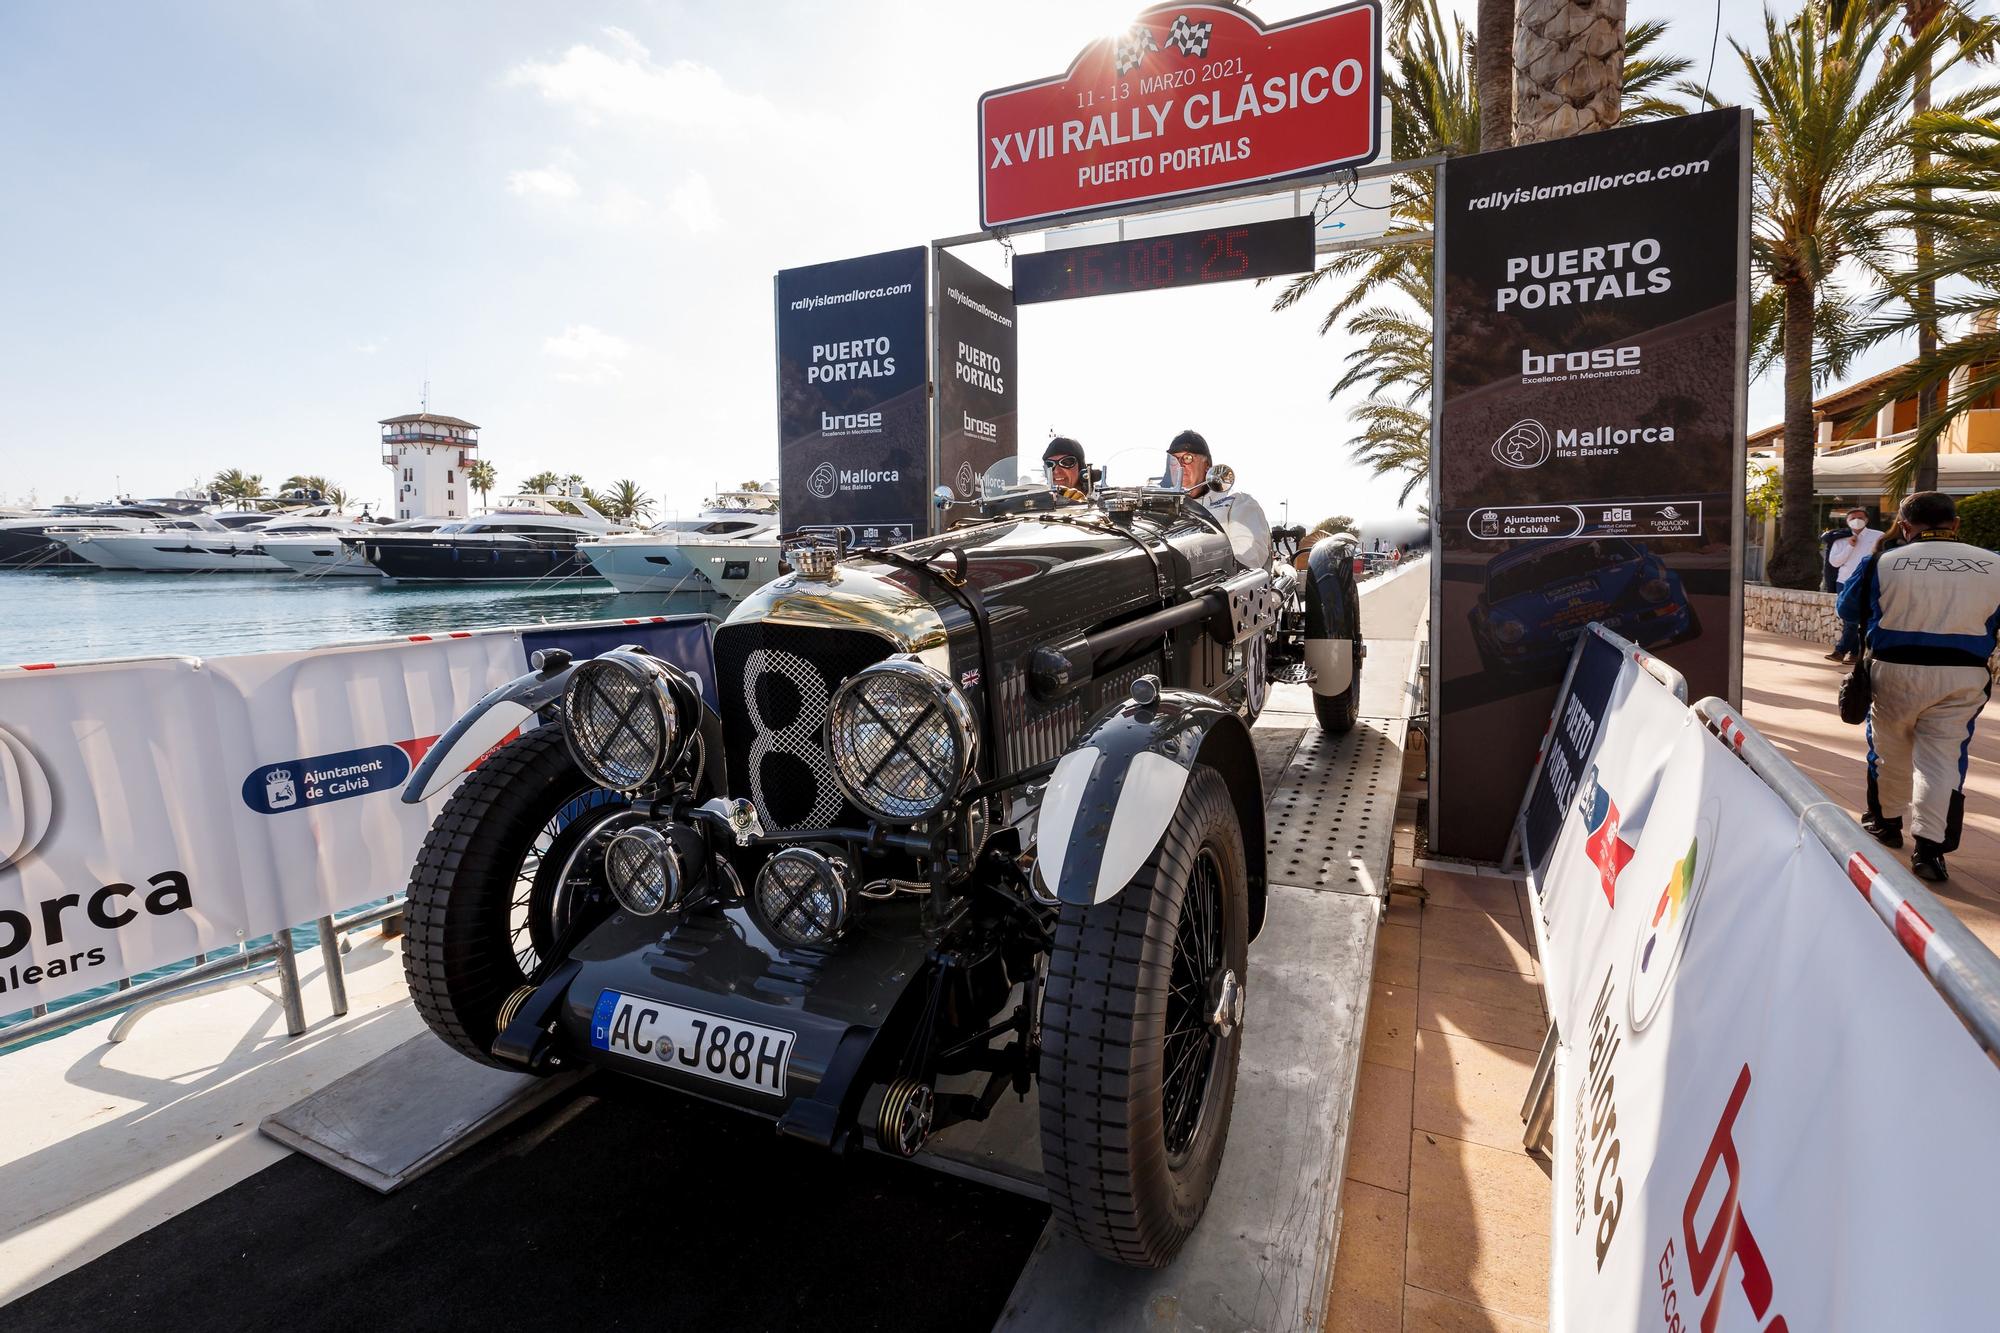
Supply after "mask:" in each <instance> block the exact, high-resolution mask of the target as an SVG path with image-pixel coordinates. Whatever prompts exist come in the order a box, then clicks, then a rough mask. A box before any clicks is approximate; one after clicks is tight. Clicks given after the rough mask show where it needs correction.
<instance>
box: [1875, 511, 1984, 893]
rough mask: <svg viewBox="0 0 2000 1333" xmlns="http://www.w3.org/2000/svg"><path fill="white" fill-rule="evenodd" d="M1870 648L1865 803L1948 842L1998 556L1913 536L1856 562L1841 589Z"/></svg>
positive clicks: (1958, 802)
mask: <svg viewBox="0 0 2000 1333" xmlns="http://www.w3.org/2000/svg"><path fill="white" fill-rule="evenodd" d="M1839 610H1840V614H1841V615H1842V617H1843V618H1847V619H1851V620H1856V621H1860V622H1861V623H1862V624H1863V626H1864V627H1865V630H1866V638H1865V639H1864V642H1865V643H1866V644H1867V648H1868V653H1869V656H1870V658H1871V665H1870V667H1869V673H1868V674H1869V684H1870V686H1871V693H1872V695H1873V698H1874V704H1873V706H1872V707H1871V708H1870V709H1869V713H1868V807H1869V813H1870V814H1871V815H1874V816H1876V817H1877V818H1880V819H1884V820H1897V819H1901V818H1902V817H1903V815H1904V813H1905V812H1906V811H1907V812H1908V814H1909V826H1910V832H1911V833H1912V834H1913V835H1914V836H1915V837H1916V838H1917V839H1918V841H1919V844H1920V845H1921V844H1924V843H1929V844H1932V845H1933V846H1934V848H1935V850H1937V851H1938V852H1940V853H1943V852H1949V851H1953V850H1955V849H1956V848H1957V846H1958V837H1959V831H1960V826H1961V825H1962V823H1963V821H1964V811H1965V793H1964V787H1965V770H1966V764H1967V761H1968V758H1969V756H1970V754H1971V749H1972V729H1973V727H1974V725H1976V724H1977V722H1978V720H1979V711H1980V709H1982V708H1983V707H1985V705H1986V700H1987V697H1988V696H1989V695H1990V694H1991V693H1992V691H1993V677H1992V675H1991V673H1990V672H1989V670H1988V668H1987V660H1988V659H1989V658H1990V657H1991V656H1992V653H1993V640H1994V631H1995V628H1996V626H2000V555H1996V554H1995V553H1994V552H1992V551H1988V550H1986V549H1984V548H1983V547H1978V546H1970V545H1967V544H1966V543H1964V542H1961V541H1955V540H1950V539H1938V538H1930V537H1923V538H1919V539H1918V540H1916V541H1914V542H1911V543H1909V544H1908V545H1905V546H1899V547H1897V548H1896V549H1894V550H1892V551H1888V552H1885V553H1883V554H1882V555H1879V556H1877V557H1875V558H1874V560H1873V561H1872V565H1864V566H1863V567H1862V569H1861V570H1860V572H1859V573H1857V574H1855V576H1854V577H1853V578H1851V579H1849V580H1848V581H1847V583H1846V585H1845V586H1844V587H1843V588H1842V589H1841V594H1840V606H1839Z"/></svg>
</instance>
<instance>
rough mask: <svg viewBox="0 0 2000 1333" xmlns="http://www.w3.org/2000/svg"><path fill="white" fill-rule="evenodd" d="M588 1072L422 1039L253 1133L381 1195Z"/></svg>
mask: <svg viewBox="0 0 2000 1333" xmlns="http://www.w3.org/2000/svg"><path fill="white" fill-rule="evenodd" d="M585 1076H586V1074H585V1072H583V1071H579V1072H577V1073H573V1074H560V1075H557V1076H556V1077H554V1078H535V1077H533V1076H531V1075H528V1074H512V1073H509V1072H507V1071H506V1070H504V1069H493V1068H490V1067H488V1066H486V1065H480V1064H474V1063H473V1062H472V1061H470V1060H468V1059H466V1058H465V1057H464V1056H462V1055H460V1054H458V1052H456V1051H454V1050H452V1049H451V1048H450V1047H448V1046H446V1045H445V1044H444V1043H443V1042H441V1041H439V1040H438V1039H437V1038H436V1037H434V1036H432V1035H431V1034H430V1033H428V1032H425V1033H421V1034H419V1035H418V1036H415V1037H412V1038H410V1039H409V1040H408V1041H406V1042H404V1043H403V1044H402V1045H400V1046H397V1047H395V1048H394V1049H392V1050H390V1051H388V1052H387V1053H385V1054H383V1055H379V1056H377V1057H375V1058H374V1059H373V1060H370V1061H369V1062H368V1063H367V1064H365V1065H363V1066H361V1067H360V1068H359V1069H357V1070H355V1071H353V1072H352V1073H350V1074H347V1075H344V1076H343V1077H341V1078H337V1079H335V1080H334V1081H333V1082H331V1083H329V1084H327V1085H326V1086H325V1087H324V1088H321V1089H320V1090H319V1091H318V1092H315V1093H314V1094H312V1096H310V1097H307V1098H305V1099H304V1100H303V1101H298V1102H294V1103H293V1104H292V1105H290V1106H288V1107H286V1108H285V1109H284V1110H282V1111H279V1112H277V1113H276V1114H274V1115H268V1116H266V1117H264V1119H263V1121H262V1123H260V1124H259V1125H258V1126H257V1127H258V1129H260V1130H262V1131H263V1132H264V1134H265V1135H266V1136H267V1137H269V1138H273V1139H276V1140H277V1141H278V1142H280V1143H282V1144H284V1145H285V1146H286V1147H288V1148H290V1149H292V1150H293V1151H294V1152H299V1153H304V1154H305V1155H306V1156H308V1157H310V1158H312V1159H314V1160H315V1161H318V1162H323V1163H325V1164H326V1165H327V1166H330V1167H332V1168H333V1169H334V1170H336V1171H338V1172H340V1173H341V1174H342V1175H344V1176H348V1177H350V1178H351V1179H354V1180H358V1181H360V1182H361V1183H362V1184H364V1185H366V1186H368V1187H369V1188H370V1189H372V1190H375V1191H377V1192H378V1193H381V1194H389V1193H393V1192H394V1191H396V1190H398V1189H400V1188H402V1187H403V1186H404V1185H407V1184H409V1183H410V1182H411V1181H413V1180H415V1179H416V1178H417V1177H418V1176H421V1175H423V1174H424V1173H425V1172H426V1171H429V1170H431V1169H432V1168H433V1167H436V1166H440V1165H442V1164H443V1163H445V1162H448V1161H450V1160H451V1159H452V1158H454V1157H456V1156H458V1154H460V1153H462V1152H464V1151H465V1150H466V1149H467V1148H470V1147H471V1146H472V1145H473V1144H475V1143H478V1142H479V1141H480V1140H481V1139H483V1138H485V1137H486V1136H487V1135H489V1134H492V1133H494V1132H495V1131H496V1130H500V1129H503V1128H505V1127H506V1126H508V1125H510V1124H512V1123H513V1122H514V1121H516V1120H518V1119H520V1118H521V1117H522V1116H524V1115H526V1114H528V1112H530V1111H532V1110H534V1109H535V1108H536V1107H538V1106H541V1105H543V1104H544V1103H546V1102H548V1101H549V1100H551V1099H552V1098H555V1097H560V1096H562V1095H564V1094H566V1093H567V1092H568V1091H569V1090H570V1089H571V1088H573V1087H575V1086H576V1084H577V1082H578V1081H579V1080H580V1079H582V1078H584V1077H585Z"/></svg>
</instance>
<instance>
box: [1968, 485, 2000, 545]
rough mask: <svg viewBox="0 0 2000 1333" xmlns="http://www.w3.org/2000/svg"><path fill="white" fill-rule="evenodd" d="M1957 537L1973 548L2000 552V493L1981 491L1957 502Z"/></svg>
mask: <svg viewBox="0 0 2000 1333" xmlns="http://www.w3.org/2000/svg"><path fill="white" fill-rule="evenodd" d="M1958 536H1959V539H1960V540H1961V541H1967V542H1971V543H1972V544H1973V545H1974V546H1984V547H1985V548H1986V549H1987V550H1989V551H2000V491H1981V492H1980V493H1979V494H1977V495H1968V496H1966V497H1965V498H1964V499H1963V500H1960V501H1959V502H1958Z"/></svg>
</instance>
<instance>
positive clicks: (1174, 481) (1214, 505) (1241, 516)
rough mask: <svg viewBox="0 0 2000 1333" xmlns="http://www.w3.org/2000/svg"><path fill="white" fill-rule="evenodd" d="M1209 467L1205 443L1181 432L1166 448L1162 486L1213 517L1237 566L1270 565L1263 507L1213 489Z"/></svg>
mask: <svg viewBox="0 0 2000 1333" xmlns="http://www.w3.org/2000/svg"><path fill="white" fill-rule="evenodd" d="M1213 463H1214V460H1213V459H1212V458H1211V457H1210V455H1209V452H1208V441H1207V440H1205V439H1203V438H1202V437H1201V435H1200V433H1199V432H1196V431H1191V430H1184V431H1182V432H1181V433H1180V434H1178V435H1176V436H1174V438H1173V442H1172V443H1170V444H1169V445H1167V475H1166V484H1167V485H1169V486H1178V487H1180V488H1181V489H1182V490H1184V491H1186V492H1187V493H1188V494H1189V495H1190V496H1192V497H1193V498H1195V499H1197V500H1199V501H1201V504H1202V507H1203V508H1204V509H1206V510H1208V512H1209V513H1211V514H1213V515H1215V518H1216V521H1217V522H1218V523H1220V524H1222V530H1223V531H1224V532H1226V533H1228V534H1229V545H1230V548H1231V550H1233V551H1234V552H1235V554H1236V562H1237V563H1238V564H1240V565H1242V566H1243V567H1244V568H1246V569H1262V568H1264V567H1265V566H1266V565H1269V564H1270V563H1271V520H1270V519H1268V518H1266V517H1265V516H1264V506H1262V505H1260V504H1258V503H1257V501H1256V500H1255V499H1253V498H1252V497H1251V496H1249V495H1247V494H1245V493H1244V492H1242V491H1239V490H1235V489H1229V490H1224V489H1222V488H1221V487H1218V486H1216V485H1214V484H1213V483H1212V481H1211V479H1210V477H1209V472H1210V470H1211V468H1212V467H1213ZM1224 471H1225V472H1226V471H1228V469H1226V468H1225V469H1224ZM1225 484H1227V483H1225Z"/></svg>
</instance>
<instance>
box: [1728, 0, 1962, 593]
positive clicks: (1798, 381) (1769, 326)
mask: <svg viewBox="0 0 2000 1333" xmlns="http://www.w3.org/2000/svg"><path fill="white" fill-rule="evenodd" d="M1891 26H1892V19H1891V18H1889V17H1887V16H1883V17H1877V18H1872V19H1871V18H1869V17H1867V16H1866V15H1865V14H1864V12H1863V11H1862V9H1861V7H1860V6H1859V5H1855V6H1850V7H1849V9H1848V11H1847V14H1846V16H1845V17H1844V18H1843V19H1841V20H1840V21H1839V22H1838V23H1835V22H1832V21H1830V20H1829V19H1828V18H1827V17H1826V16H1825V15H1823V14H1822V13H1821V11H1820V10H1819V9H1818V8H1817V7H1816V6H1815V5H1811V4H1808V5H1806V6H1805V7H1804V8H1803V9H1802V10H1801V11H1800V12H1799V15H1798V17H1797V18H1796V19H1794V20H1792V21H1790V22H1789V23H1783V22H1780V21H1779V20H1778V19H1777V18H1776V17H1774V16H1772V15H1771V14H1769V13H1766V14H1765V16H1764V32H1765V51H1764V53H1763V54H1762V55H1752V54H1751V53H1750V52H1749V51H1747V50H1745V49H1744V48H1743V46H1742V44H1741V43H1739V42H1736V41H1735V40H1734V39H1731V42H1730V45H1731V46H1733V47H1735V49H1736V54H1737V56H1738V58H1739V59H1741V60H1742V62H1743V67H1744V70H1745V71H1746V72H1747V73H1748V75H1749V77H1750V84H1751V87H1752V89H1753V90H1754V92H1755V95H1756V99H1757V120H1758V132H1757V136H1756V138H1755V140H1754V141H1753V143H1752V146H1751V154H1752V160H1753V164H1754V168H1755V198H1754V201H1753V204H1752V208H1751V215H1752V217H1751V251H1752V254H1753V255H1754V256H1755V259H1756V262H1757V266H1758V268H1759V270H1760V273H1761V277H1762V280H1763V290H1762V291H1761V292H1760V293H1759V297H1758V305H1759V306H1760V307H1762V309H1761V311H1760V313H1761V315H1762V316H1763V317H1762V318H1761V319H1759V320H1758V321H1757V326H1758V329H1759V331H1760V332H1761V333H1762V334H1763V335H1764V336H1763V342H1762V345H1761V347H1760V348H1759V349H1758V350H1759V357H1758V360H1759V363H1760V364H1761V365H1768V364H1770V363H1771V361H1772V360H1773V359H1782V360H1783V363H1784V381H1785V435H1784V449H1783V454H1782V458H1783V466H1784V474H1785V486H1784V503H1783V505H1782V507H1781V508H1780V510H1779V517H1778V524H1779V527H1778V542H1777V547H1776V549H1775V550H1774V551H1773V552H1772V554H1771V560H1770V563H1769V564H1768V566H1767V567H1766V577H1768V578H1769V579H1770V580H1771V581H1772V582H1773V583H1776V584H1779V585H1781V586H1784V587H1793V588H1808V587H1812V586H1814V585H1815V584H1817V582H1818V580H1819V554H1818V550H1817V548H1816V545H1815V534H1814V532H1813V530H1812V518H1813V506H1812V486H1813V406H1812V396H1813V383H1814V372H1815V370H1818V371H1820V372H1822V373H1823V374H1837V373H1839V371H1840V370H1841V369H1842V368H1843V367H1844V364H1845V358H1846V356H1847V355H1848V354H1849V353H1850V352H1851V350H1852V347H1853V341H1852V339H1851V338H1850V337H1849V336H1847V333H1848V330H1849V329H1850V328H1851V325H1852V323H1853V319H1854V315H1855V310H1854V306H1853V298H1852V297H1851V295H1850V294H1849V293H1848V292H1846V291H1845V290H1844V289H1843V288H1842V287H1841V286H1840V285H1839V284H1838V282H1837V280H1836V278H1835V270H1836V268H1837V267H1838V266H1839V265H1841V264H1842V263H1843V262H1852V263H1855V264H1858V265H1860V266H1862V267H1864V268H1867V269H1872V270H1874V271H1875V272H1877V273H1880V272H1882V271H1883V270H1884V268H1885V266H1886V264H1887V263H1888V260H1889V257H1890V250H1889V243H1888V232H1889V229H1890V227H1889V221H1890V220H1889V218H1888V217H1887V216H1886V215H1885V214H1884V212H1883V205H1884V203H1885V201H1886V199H1887V196H1888V191H1889V188H1890V186H1891V184H1892V182H1894V181H1895V180H1896V179H1897V178H1898V177H1900V176H1902V175H1904V174H1906V173H1907V171H1908V164H1909V151H1908V137H1909V122H1908V119H1907V113H1908V111H1909V107H1910V100H1911V97H1912V96H1913V94H1914V90H1915V84H1916V74H1917V70H1918V68H1919V67H1922V68H1929V67H1930V65H1931V63H1932V61H1933V59H1934V58H1935V57H1936V55H1937V53H1938V51H1939V49H1940V48H1941V47H1942V45H1943V37H1942V32H1941V30H1939V29H1936V28H1932V29H1927V30H1926V31H1925V32H1924V33H1923V34H1920V35H1919V36H1918V38H1917V39H1915V40H1913V41H1910V42H1908V43H1901V44H1897V45H1894V46H1892V45H1891V44H1890V42H1889V30H1890V28H1891ZM1816 352H1822V353H1823V355H1815V353H1816Z"/></svg>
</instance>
